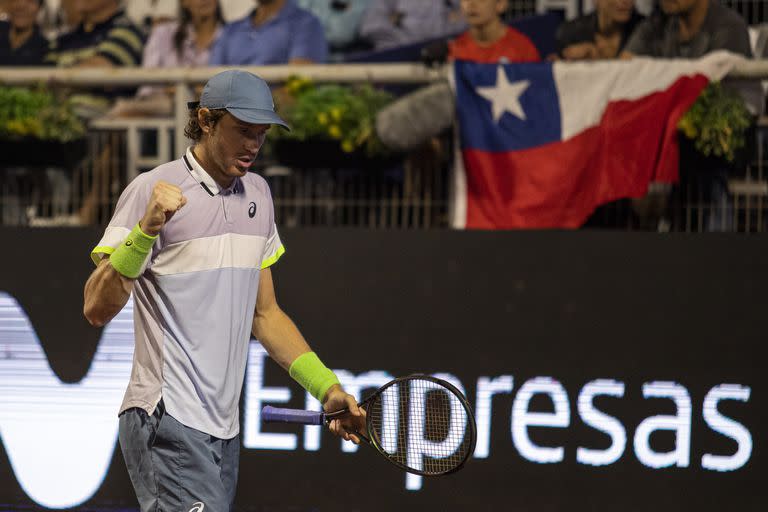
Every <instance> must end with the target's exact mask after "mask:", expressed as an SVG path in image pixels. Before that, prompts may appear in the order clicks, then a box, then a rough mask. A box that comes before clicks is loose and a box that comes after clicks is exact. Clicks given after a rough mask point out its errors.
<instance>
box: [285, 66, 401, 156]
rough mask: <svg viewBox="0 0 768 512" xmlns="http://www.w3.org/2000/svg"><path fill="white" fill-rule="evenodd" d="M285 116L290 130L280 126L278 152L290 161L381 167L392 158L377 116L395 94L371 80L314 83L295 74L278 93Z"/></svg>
mask: <svg viewBox="0 0 768 512" xmlns="http://www.w3.org/2000/svg"><path fill="white" fill-rule="evenodd" d="M276 96H277V103H278V108H279V112H280V114H281V115H282V116H283V118H284V119H285V120H286V121H287V122H288V124H289V125H290V127H291V131H285V130H278V131H277V133H276V136H275V138H274V143H273V148H272V150H273V153H274V155H275V157H276V159H277V160H278V161H279V162H280V163H282V164H285V165H288V166H292V167H303V168H341V167H347V168H360V167H364V168H370V167H371V166H373V167H380V166H381V165H382V163H384V162H387V161H388V160H389V158H390V157H391V156H392V155H391V154H390V153H389V152H388V151H387V150H386V149H385V148H384V145H383V144H382V143H381V141H380V140H379V139H378V137H377V136H376V129H375V123H376V114H377V113H378V111H379V110H381V109H382V108H383V107H384V106H385V105H386V104H388V103H389V102H390V101H392V95H390V94H389V93H387V92H384V91H381V90H378V89H375V88H373V87H372V86H371V85H369V84H364V85H361V86H355V87H349V86H341V85H319V86H318V85H315V84H314V83H313V82H311V81H310V80H308V79H305V78H301V77H291V78H289V79H288V81H287V83H286V86H285V87H284V88H283V89H282V90H280V91H279V92H278V93H277V95H276Z"/></svg>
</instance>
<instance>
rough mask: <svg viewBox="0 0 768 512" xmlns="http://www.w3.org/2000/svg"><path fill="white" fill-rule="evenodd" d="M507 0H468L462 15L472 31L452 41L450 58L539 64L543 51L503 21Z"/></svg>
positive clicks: (464, 4) (462, 4)
mask: <svg viewBox="0 0 768 512" xmlns="http://www.w3.org/2000/svg"><path fill="white" fill-rule="evenodd" d="M506 10H507V0H464V1H463V2H461V12H462V14H463V15H464V18H465V19H466V20H467V23H468V24H469V30H467V31H466V32H464V33H463V34H462V35H460V36H459V37H457V38H456V39H454V40H453V41H451V42H450V43H449V45H448V48H449V51H448V55H449V57H450V58H451V59H454V60H470V61H476V62H501V61H503V62H535V61H539V60H541V56H540V55H539V51H538V50H537V49H536V46H534V44H533V43H532V42H531V40H530V39H528V37H526V36H525V35H523V34H522V33H520V32H519V31H517V30H515V29H513V28H512V27H510V26H508V25H507V24H506V23H504V21H502V16H503V15H504V13H505V12H506Z"/></svg>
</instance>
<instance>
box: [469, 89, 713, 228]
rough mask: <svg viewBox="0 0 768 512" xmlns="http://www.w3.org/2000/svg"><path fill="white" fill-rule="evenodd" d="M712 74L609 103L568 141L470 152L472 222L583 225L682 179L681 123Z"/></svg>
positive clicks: (496, 225)
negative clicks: (615, 205) (600, 211)
mask: <svg viewBox="0 0 768 512" xmlns="http://www.w3.org/2000/svg"><path fill="white" fill-rule="evenodd" d="M707 83H708V80H707V78H706V77H705V76H702V75H696V76H694V77H682V78H680V79H678V80H677V81H676V82H675V83H674V84H672V85H671V86H670V87H669V88H667V89H666V90H664V91H660V92H657V93H654V94H651V95H648V96H645V97H643V98H640V99H637V100H631V101H626V100H622V101H615V102H611V103H609V104H608V106H607V108H606V110H605V113H604V114H603V117H602V119H601V121H600V124H599V125H598V126H595V127H592V128H589V129H587V130H585V131H583V132H581V133H580V134H578V135H576V136H574V137H572V138H571V139H569V140H567V141H564V142H556V143H553V144H547V145H545V146H540V147H537V148H533V149H527V150H521V151H511V152H505V153H491V152H485V151H479V150H472V149H465V150H463V157H464V167H465V169H466V174H467V228H470V229H517V228H577V227H579V226H581V225H582V224H583V223H584V221H585V220H586V219H587V217H589V215H590V214H591V213H592V212H593V211H594V210H595V208H596V207H597V206H599V205H601V204H604V203H607V202H610V201H615V200H617V199H621V198H626V197H641V196H643V195H644V194H645V193H646V192H647V190H648V185H649V184H650V183H651V182H654V181H658V182H666V183H674V182H676V181H677V180H678V161H679V153H678V147H677V123H678V121H679V119H680V117H681V116H682V115H683V114H684V113H685V112H686V111H687V110H688V109H689V108H690V106H691V105H692V104H693V103H694V101H695V100H696V98H697V97H698V95H699V94H700V93H701V91H702V90H703V89H704V87H706V85H707Z"/></svg>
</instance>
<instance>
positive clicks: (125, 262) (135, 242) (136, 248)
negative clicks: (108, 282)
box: [109, 224, 157, 279]
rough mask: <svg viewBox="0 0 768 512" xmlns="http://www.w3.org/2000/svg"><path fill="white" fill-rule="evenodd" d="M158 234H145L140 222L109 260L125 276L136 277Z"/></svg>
mask: <svg viewBox="0 0 768 512" xmlns="http://www.w3.org/2000/svg"><path fill="white" fill-rule="evenodd" d="M155 240H157V235H155V236H149V235H147V234H145V233H144V232H143V231H142V230H141V228H140V227H139V225H138V224H136V227H134V228H133V231H131V232H130V233H129V234H128V236H127V237H125V240H123V243H121V244H120V246H119V247H118V248H117V249H115V252H113V253H112V255H111V256H110V257H109V262H110V263H111V264H112V266H113V267H114V268H115V270H117V271H118V272H119V273H121V274H122V275H124V276H125V277H130V278H131V279H136V278H137V277H139V274H140V273H141V268H142V267H143V266H144V261H145V260H146V259H147V256H149V253H150V251H151V250H152V246H153V245H154V243H155Z"/></svg>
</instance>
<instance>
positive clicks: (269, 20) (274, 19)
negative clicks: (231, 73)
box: [210, 0, 328, 66]
mask: <svg viewBox="0 0 768 512" xmlns="http://www.w3.org/2000/svg"><path fill="white" fill-rule="evenodd" d="M327 58H328V43H326V40H325V34H324V33H323V26H322V25H321V24H320V20H318V19H317V18H316V17H315V16H313V15H312V14H311V13H309V12H307V11H305V10H304V9H301V8H300V7H298V6H297V5H296V0H259V2H258V8H256V9H254V10H253V11H252V12H251V14H249V15H248V16H246V17H245V18H243V19H241V20H238V21H235V22H233V23H230V24H229V25H227V26H226V27H224V30H223V31H222V33H221V35H220V36H219V39H218V40H217V41H216V44H215V45H214V47H213V50H212V51H211V59H210V64H211V65H213V66H245V65H265V64H285V63H289V64H308V63H314V62H325V61H326V60H327Z"/></svg>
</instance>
